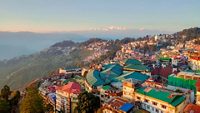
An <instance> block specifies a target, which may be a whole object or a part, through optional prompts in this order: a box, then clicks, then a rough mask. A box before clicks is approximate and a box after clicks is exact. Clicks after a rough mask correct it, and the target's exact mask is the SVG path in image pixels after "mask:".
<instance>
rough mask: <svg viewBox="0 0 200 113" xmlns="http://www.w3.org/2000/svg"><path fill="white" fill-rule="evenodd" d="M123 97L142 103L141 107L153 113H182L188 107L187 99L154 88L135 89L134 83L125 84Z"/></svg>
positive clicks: (180, 95)
mask: <svg viewBox="0 0 200 113" xmlns="http://www.w3.org/2000/svg"><path fill="white" fill-rule="evenodd" d="M123 85H124V87H123V97H126V98H129V99H133V100H134V101H135V102H139V103H140V107H141V108H142V109H145V110H147V111H149V112H151V113H181V112H182V110H183V108H184V107H185V106H186V104H187V102H186V97H185V96H184V95H183V94H180V93H175V92H172V91H168V90H164V89H160V88H152V87H146V86H145V87H134V85H133V84H132V83H130V82H129V83H128V81H127V82H124V84H123Z"/></svg>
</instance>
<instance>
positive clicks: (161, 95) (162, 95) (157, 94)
mask: <svg viewBox="0 0 200 113" xmlns="http://www.w3.org/2000/svg"><path fill="white" fill-rule="evenodd" d="M136 92H137V93H140V94H143V95H146V96H149V97H152V98H155V99H158V100H162V101H164V102H167V103H169V104H171V105H172V106H174V107H175V106H178V105H179V104H181V103H182V102H183V101H184V100H185V97H184V96H181V95H174V96H173V97H170V95H171V94H172V93H170V92H168V91H162V90H157V89H154V88H151V89H147V88H145V87H141V88H138V89H136Z"/></svg>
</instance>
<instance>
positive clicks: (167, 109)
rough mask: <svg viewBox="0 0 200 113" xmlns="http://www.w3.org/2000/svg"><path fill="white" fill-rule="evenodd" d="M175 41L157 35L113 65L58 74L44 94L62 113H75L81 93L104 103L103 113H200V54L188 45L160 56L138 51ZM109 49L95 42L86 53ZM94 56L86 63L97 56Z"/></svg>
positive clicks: (129, 47) (120, 54)
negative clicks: (96, 97)
mask: <svg viewBox="0 0 200 113" xmlns="http://www.w3.org/2000/svg"><path fill="white" fill-rule="evenodd" d="M173 38H174V36H173V35H156V36H154V38H150V39H149V40H147V41H146V42H145V41H135V42H130V43H128V44H124V45H122V49H121V50H119V51H117V53H116V57H115V58H114V59H113V60H112V61H110V62H106V63H102V64H93V65H91V66H90V67H89V68H82V69H71V70H69V69H58V70H57V71H56V72H55V73H54V74H53V75H52V76H50V77H47V78H44V79H43V80H42V82H41V84H40V87H39V91H40V94H41V95H42V96H43V97H44V99H45V100H46V101H47V102H49V103H50V104H52V105H53V106H54V108H55V111H57V112H64V113H68V112H71V113H73V111H74V109H75V107H76V106H77V103H78V99H77V97H78V95H79V94H80V93H81V92H83V91H88V92H91V93H93V94H94V95H95V96H98V97H99V98H100V105H101V107H100V109H101V111H102V113H199V112H200V51H199V50H198V49H196V48H192V49H191V48H187V47H190V46H191V43H189V42H188V43H186V45H182V46H184V47H186V48H182V47H179V46H181V45H180V44H179V45H178V46H173V45H172V46H169V47H167V48H165V49H162V48H161V49H159V50H158V51H156V52H146V53H144V51H141V50H140V49H138V48H137V47H138V46H143V45H144V44H147V45H148V46H156V47H160V46H162V44H164V43H165V42H167V41H168V40H170V39H173ZM172 42H173V40H172ZM174 43H176V42H174ZM107 44H108V43H106V42H96V43H95V44H94V45H93V44H92V45H88V46H87V47H86V49H88V50H91V51H96V53H98V54H99V53H101V52H103V51H104V52H106V51H105V50H106V47H107V46H108V45H107ZM189 44H190V45H189ZM191 47H192V46H191ZM101 55H102V54H101ZM91 57H93V58H89V57H88V58H87V60H92V59H94V58H96V57H98V55H97V56H95V55H94V56H91Z"/></svg>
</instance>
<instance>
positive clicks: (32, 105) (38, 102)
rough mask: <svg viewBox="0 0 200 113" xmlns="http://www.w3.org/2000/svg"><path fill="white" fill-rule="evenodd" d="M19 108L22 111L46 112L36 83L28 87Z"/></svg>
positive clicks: (32, 112) (25, 112)
mask: <svg viewBox="0 0 200 113" xmlns="http://www.w3.org/2000/svg"><path fill="white" fill-rule="evenodd" d="M19 110H20V113H44V111H45V107H44V104H43V100H42V97H41V96H40V95H39V93H38V90H37V88H36V86H35V85H31V86H29V87H28V88H26V94H25V96H24V98H23V99H22V102H21V103H20V107H19Z"/></svg>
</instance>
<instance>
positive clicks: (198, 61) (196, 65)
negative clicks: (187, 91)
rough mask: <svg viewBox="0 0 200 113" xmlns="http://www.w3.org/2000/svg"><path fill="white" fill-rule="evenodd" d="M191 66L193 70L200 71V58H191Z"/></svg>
mask: <svg viewBox="0 0 200 113" xmlns="http://www.w3.org/2000/svg"><path fill="white" fill-rule="evenodd" d="M190 66H191V68H192V69H193V70H199V69H200V56H199V57H198V56H196V57H191V58H190Z"/></svg>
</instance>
